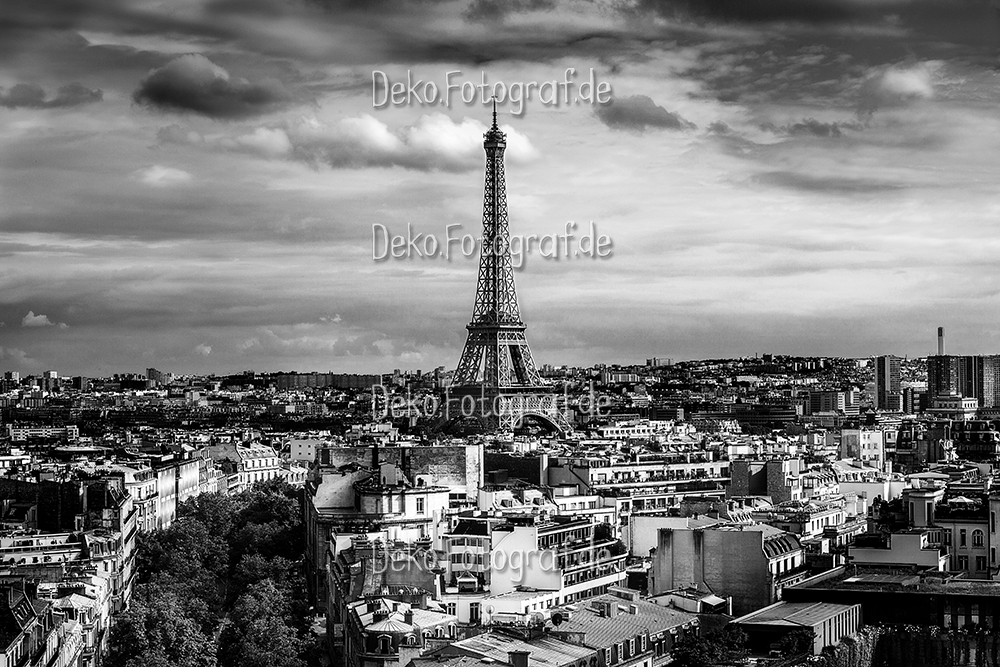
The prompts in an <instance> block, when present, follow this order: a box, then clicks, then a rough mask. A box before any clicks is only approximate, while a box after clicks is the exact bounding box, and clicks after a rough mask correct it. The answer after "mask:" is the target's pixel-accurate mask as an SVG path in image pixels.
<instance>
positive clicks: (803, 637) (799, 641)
mask: <svg viewBox="0 0 1000 667" xmlns="http://www.w3.org/2000/svg"><path fill="white" fill-rule="evenodd" d="M815 640H816V633H815V632H813V630H812V629H811V628H799V629H798V630H792V631H791V632H789V633H788V634H787V635H785V636H784V637H782V638H781V641H779V642H778V650H779V651H781V652H782V653H784V654H785V655H798V654H799V653H812V650H813V642H814V641H815Z"/></svg>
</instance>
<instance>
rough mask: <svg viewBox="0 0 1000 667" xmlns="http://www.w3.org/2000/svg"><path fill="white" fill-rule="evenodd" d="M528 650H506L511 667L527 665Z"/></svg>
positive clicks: (529, 653) (525, 666) (526, 666)
mask: <svg viewBox="0 0 1000 667" xmlns="http://www.w3.org/2000/svg"><path fill="white" fill-rule="evenodd" d="M529 655H531V652H530V651H508V652H507V659H508V662H510V664H511V667H528V656H529Z"/></svg>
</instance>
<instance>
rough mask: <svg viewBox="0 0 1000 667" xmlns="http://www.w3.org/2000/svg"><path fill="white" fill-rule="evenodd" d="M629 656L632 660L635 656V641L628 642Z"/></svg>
mask: <svg viewBox="0 0 1000 667" xmlns="http://www.w3.org/2000/svg"><path fill="white" fill-rule="evenodd" d="M628 656H629V657H630V658H631V657H634V656H635V639H630V640H628Z"/></svg>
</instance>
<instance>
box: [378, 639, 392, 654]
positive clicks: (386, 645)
mask: <svg viewBox="0 0 1000 667" xmlns="http://www.w3.org/2000/svg"><path fill="white" fill-rule="evenodd" d="M378 652H379V653H382V654H388V653H391V652H392V639H391V638H390V637H389V635H379V638H378Z"/></svg>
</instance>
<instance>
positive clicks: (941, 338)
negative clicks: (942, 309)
mask: <svg viewBox="0 0 1000 667" xmlns="http://www.w3.org/2000/svg"><path fill="white" fill-rule="evenodd" d="M938 356H939V357H943V356H944V327H938Z"/></svg>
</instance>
